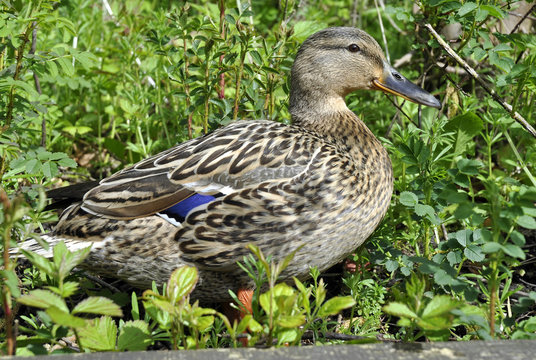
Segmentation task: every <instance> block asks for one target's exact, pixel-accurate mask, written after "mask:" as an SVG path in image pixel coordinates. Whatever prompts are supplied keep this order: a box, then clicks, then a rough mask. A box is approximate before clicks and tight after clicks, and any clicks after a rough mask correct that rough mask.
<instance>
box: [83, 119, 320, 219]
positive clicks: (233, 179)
mask: <svg viewBox="0 0 536 360" xmlns="http://www.w3.org/2000/svg"><path fill="white" fill-rule="evenodd" d="M301 131H302V130H299V129H297V128H294V127H289V126H285V125H283V124H280V123H276V122H271V121H238V122H235V123H233V124H231V125H229V126H226V127H224V128H221V129H218V130H216V131H214V132H213V133H211V134H209V135H206V136H204V137H201V138H197V139H193V140H190V141H188V142H186V143H183V144H180V145H178V146H176V147H174V148H171V149H169V150H167V151H165V152H163V153H160V154H158V155H156V156H153V157H151V158H148V159H146V160H143V161H141V162H139V163H137V164H135V165H133V166H132V167H130V168H127V169H124V170H122V171H120V172H118V173H116V174H114V175H112V176H111V177H109V178H106V179H104V180H102V181H101V182H100V184H99V185H98V186H96V187H95V188H93V189H92V190H90V191H89V192H87V193H86V194H85V196H84V199H83V203H82V208H83V209H84V210H86V211H87V212H89V213H92V214H96V215H100V216H104V217H108V218H114V219H132V218H138V217H143V216H147V215H151V214H154V213H157V212H160V211H163V210H165V209H168V208H170V207H172V206H174V205H176V204H179V203H181V202H183V201H185V200H187V199H189V198H191V197H193V196H197V195H200V196H212V195H221V194H223V195H227V194H230V193H233V192H236V191H238V190H240V189H243V188H245V187H250V186H252V185H255V184H260V183H261V182H264V181H272V180H278V179H289V178H293V177H295V176H296V175H298V174H300V173H301V172H303V171H304V170H305V168H306V166H307V165H308V163H309V162H310V160H311V156H312V153H313V152H314V146H313V145H312V144H310V143H308V142H306V141H304V140H303V136H301ZM194 203H195V201H194ZM194 205H195V204H194Z"/></svg>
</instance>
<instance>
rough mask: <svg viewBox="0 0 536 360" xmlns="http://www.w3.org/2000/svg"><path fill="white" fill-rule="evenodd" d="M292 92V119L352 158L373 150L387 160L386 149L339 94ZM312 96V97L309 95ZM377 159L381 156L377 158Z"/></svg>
mask: <svg viewBox="0 0 536 360" xmlns="http://www.w3.org/2000/svg"><path fill="white" fill-rule="evenodd" d="M301 95H302V96H301V97H295V96H291V101H290V109H289V110H290V113H291V116H292V123H293V124H295V125H298V126H300V127H302V128H305V129H308V130H310V131H313V132H315V133H317V134H318V135H320V136H322V137H323V138H324V139H326V140H327V141H329V142H331V143H333V144H335V145H336V146H337V147H339V148H340V149H342V150H344V152H346V153H348V154H349V155H350V156H352V157H353V158H354V159H355V160H359V161H362V159H363V155H367V154H370V153H374V155H376V158H377V159H378V156H379V157H380V158H381V160H383V159H384V158H385V161H388V157H387V153H386V151H385V149H384V148H383V146H382V145H381V143H380V141H379V140H378V139H376V137H375V136H374V134H373V133H372V132H371V131H370V130H369V128H368V127H367V126H366V125H365V124H364V123H363V121H361V120H360V119H359V118H358V117H357V115H355V114H354V113H353V112H352V111H351V110H350V109H348V107H347V106H346V103H345V101H344V98H343V97H341V96H336V95H334V96H328V95H325V96H315V97H311V96H307V95H310V94H301ZM311 98H315V99H317V100H315V101H309V100H308V99H311ZM378 160H380V159H378Z"/></svg>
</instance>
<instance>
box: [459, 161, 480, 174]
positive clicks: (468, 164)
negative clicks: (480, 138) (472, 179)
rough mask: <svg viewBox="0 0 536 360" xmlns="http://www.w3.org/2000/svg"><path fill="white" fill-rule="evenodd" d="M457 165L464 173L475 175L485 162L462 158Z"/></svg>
mask: <svg viewBox="0 0 536 360" xmlns="http://www.w3.org/2000/svg"><path fill="white" fill-rule="evenodd" d="M456 166H457V167H458V169H459V170H460V172H461V173H462V174H465V175H472V176H475V175H478V169H479V168H480V167H482V166H483V164H482V162H480V161H478V160H469V159H460V161H458V163H457V164H456Z"/></svg>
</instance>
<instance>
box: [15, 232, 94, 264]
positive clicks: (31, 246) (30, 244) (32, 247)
mask: <svg viewBox="0 0 536 360" xmlns="http://www.w3.org/2000/svg"><path fill="white" fill-rule="evenodd" d="M41 239H42V240H43V242H44V243H46V244H48V249H45V248H44V247H43V246H42V245H41V244H40V243H39V242H38V241H37V240H36V239H27V240H25V241H23V242H22V243H20V244H19V246H18V247H16V248H12V249H10V251H9V255H10V256H11V257H16V258H22V257H24V255H23V254H22V252H20V249H22V250H26V251H32V252H34V253H36V254H39V255H41V256H44V257H46V258H51V257H52V249H53V248H54V246H56V245H57V244H58V243H60V242H62V241H63V242H64V243H65V245H66V246H67V249H69V251H76V250H80V249H85V248H87V247H90V246H91V245H92V244H93V243H92V242H88V241H79V240H73V239H70V238H63V237H61V236H52V235H47V234H43V235H41Z"/></svg>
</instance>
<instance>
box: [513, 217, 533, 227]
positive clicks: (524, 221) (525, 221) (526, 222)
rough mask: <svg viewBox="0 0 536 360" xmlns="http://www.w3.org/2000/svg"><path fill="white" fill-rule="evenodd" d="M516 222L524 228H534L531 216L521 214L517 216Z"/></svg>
mask: <svg viewBox="0 0 536 360" xmlns="http://www.w3.org/2000/svg"><path fill="white" fill-rule="evenodd" d="M516 222H517V224H518V225H519V226H521V227H524V228H525V229H531V230H532V229H536V220H534V218H533V217H532V216H528V215H522V216H520V217H518V218H517V221H516Z"/></svg>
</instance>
